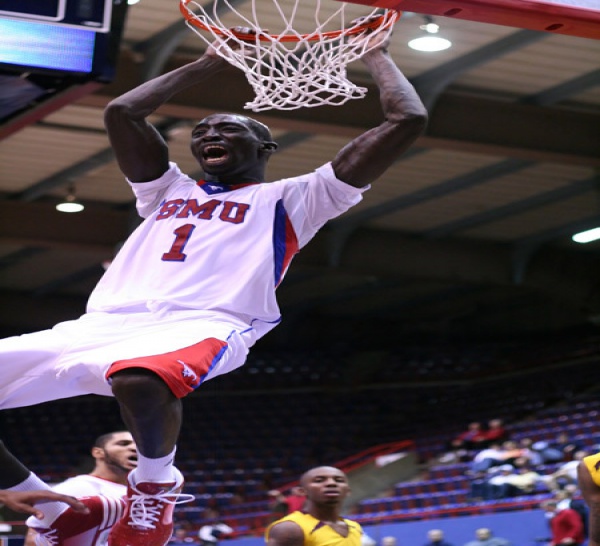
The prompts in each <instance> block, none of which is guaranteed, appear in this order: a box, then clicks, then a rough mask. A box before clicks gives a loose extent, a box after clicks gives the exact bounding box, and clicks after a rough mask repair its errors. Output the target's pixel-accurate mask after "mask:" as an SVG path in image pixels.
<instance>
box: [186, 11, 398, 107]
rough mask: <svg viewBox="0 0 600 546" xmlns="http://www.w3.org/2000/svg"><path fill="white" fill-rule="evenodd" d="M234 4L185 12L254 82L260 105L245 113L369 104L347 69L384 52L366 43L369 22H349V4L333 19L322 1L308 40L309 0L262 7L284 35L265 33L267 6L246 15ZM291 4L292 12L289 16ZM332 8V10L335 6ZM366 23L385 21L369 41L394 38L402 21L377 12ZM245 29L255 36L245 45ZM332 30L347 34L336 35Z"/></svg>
mask: <svg viewBox="0 0 600 546" xmlns="http://www.w3.org/2000/svg"><path fill="white" fill-rule="evenodd" d="M234 1H235V0H233V1H230V0H209V1H208V2H206V6H203V5H201V4H200V3H198V2H196V1H195V0H180V8H181V11H182V13H183V15H184V16H185V18H186V21H187V24H188V26H189V27H190V28H191V29H192V30H193V31H194V32H195V33H196V34H197V35H198V36H199V37H200V38H201V39H202V40H203V41H204V42H205V43H206V44H207V45H212V46H213V48H214V49H215V50H216V52H217V53H218V55H220V56H221V57H223V58H224V59H226V60H227V61H228V62H229V63H231V64H232V65H234V66H236V67H238V68H239V69H241V70H242V71H243V72H244V73H245V74H246V78H247V80H248V82H249V83H250V85H251V86H252V89H253V91H254V94H255V95H256V98H255V99H254V100H253V101H251V102H248V103H246V105H245V106H244V108H246V109H248V110H253V111H254V112H259V111H262V110H270V109H276V110H294V109H297V108H303V107H314V106H322V105H326V104H328V105H340V104H343V103H345V102H347V101H348V100H350V99H359V98H362V97H364V96H365V94H366V92H367V89H366V88H365V87H359V86H357V85H355V84H353V83H352V82H351V81H350V80H348V78H347V76H346V66H347V65H348V64H349V63H351V62H352V61H355V60H356V59H359V58H360V57H362V56H363V55H364V54H365V53H366V52H367V51H369V50H370V49H373V47H376V46H374V45H369V44H370V43H371V44H372V40H368V39H362V38H361V37H359V36H358V35H360V33H361V28H362V27H363V25H361V24H360V23H364V19H361V21H359V22H355V20H356V15H353V16H349V15H347V14H346V7H347V4H346V3H343V2H340V3H339V5H338V4H337V3H336V4H335V6H334V7H335V10H333V11H332V10H331V8H330V9H329V10H326V9H324V8H322V6H321V3H322V2H321V0H316V8H315V14H314V20H311V21H310V24H311V25H313V28H311V29H310V30H309V33H308V35H306V34H307V33H306V32H305V33H300V32H299V30H296V29H295V28H294V26H299V24H300V23H298V24H297V19H298V18H299V12H300V7H301V6H302V5H304V7H306V5H307V0H304V1H303V2H302V3H301V0H271V2H272V6H271V7H270V8H269V7H265V4H267V3H268V2H267V0H260V8H261V10H262V12H261V14H260V15H262V16H263V23H262V24H263V26H266V25H265V17H264V12H265V10H267V12H268V13H269V17H270V23H272V18H273V16H274V14H277V16H278V18H279V17H280V18H281V23H280V24H281V25H282V26H281V29H279V28H277V29H273V28H270V27H267V28H266V29H263V28H262V27H261V23H260V22H259V21H258V18H259V13H258V3H259V0H247V1H246V2H243V3H242V5H243V7H244V9H245V12H246V13H241V11H240V10H238V9H236V8H235V7H234V6H233V2H234ZM284 3H286V4H287V6H286V7H285V10H284V9H283V7H282V6H283V5H284ZM325 3H328V4H329V5H331V4H333V1H331V0H330V1H329V2H325ZM308 4H310V2H308ZM363 7H364V6H363ZM353 8H356V6H353ZM369 9H370V8H367V10H369ZM326 11H328V13H325V12H326ZM362 15H363V16H365V17H372V16H373V17H374V16H375V15H382V17H380V18H379V20H377V21H376V22H375V23H374V26H371V27H369V30H368V36H369V37H372V36H374V35H375V34H376V33H381V32H383V33H388V34H389V33H390V32H391V30H392V27H393V23H394V22H395V21H396V19H397V18H398V17H399V14H398V13H397V12H395V11H386V10H377V9H375V10H371V11H369V12H368V13H366V14H362ZM233 16H235V20H234V18H233ZM199 27H206V28H199ZM237 27H245V28H249V29H251V30H253V31H254V33H255V34H253V35H252V36H249V37H248V36H247V35H246V36H244V39H241V38H240V37H239V34H240V33H239V28H237ZM332 28H333V29H334V30H341V32H340V33H339V34H338V33H337V32H332V31H331V29H332ZM274 30H276V32H277V33H276V34H275V33H274ZM236 31H237V32H236ZM357 32H358V35H357ZM363 32H364V31H363ZM271 33H273V34H271Z"/></svg>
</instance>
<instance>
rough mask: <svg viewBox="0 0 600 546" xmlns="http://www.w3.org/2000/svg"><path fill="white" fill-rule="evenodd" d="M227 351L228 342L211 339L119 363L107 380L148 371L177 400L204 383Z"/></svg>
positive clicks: (107, 376)
mask: <svg viewBox="0 0 600 546" xmlns="http://www.w3.org/2000/svg"><path fill="white" fill-rule="evenodd" d="M226 348H227V343H226V342H225V341H221V340H220V339H216V338H208V339H205V340H203V341H201V342H200V343H196V344H195V345H191V346H189V347H184V348H183V349H178V350H176V351H172V352H170V353H164V354H160V355H150V356H142V357H138V358H129V359H126V360H118V361H117V362H114V363H113V364H112V366H111V367H110V368H109V369H108V372H107V373H106V378H107V379H109V378H110V377H112V376H113V375H114V374H115V373H117V372H120V371H122V370H127V369H129V368H144V369H146V370H151V371H152V372H154V373H155V374H157V375H158V376H159V377H160V378H161V379H162V380H163V381H164V382H165V383H166V384H167V385H168V387H169V388H170V389H171V391H172V392H173V394H174V395H175V396H177V398H183V397H184V396H186V395H188V394H189V393H190V392H192V391H193V390H194V389H196V388H197V387H198V386H199V385H200V383H202V381H203V380H204V378H205V377H206V375H207V374H208V373H209V372H210V371H211V369H212V368H213V367H214V366H215V365H216V363H217V362H218V361H219V359H220V358H221V356H222V354H223V353H224V351H225V349H226Z"/></svg>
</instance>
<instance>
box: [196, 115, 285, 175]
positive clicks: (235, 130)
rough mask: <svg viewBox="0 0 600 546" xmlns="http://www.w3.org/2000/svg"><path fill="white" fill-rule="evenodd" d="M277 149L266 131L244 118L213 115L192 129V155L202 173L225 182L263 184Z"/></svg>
mask: <svg viewBox="0 0 600 546" xmlns="http://www.w3.org/2000/svg"><path fill="white" fill-rule="evenodd" d="M276 149H277V144H276V143H275V142H273V137H272V136H271V131H270V130H269V128H268V127H267V126H266V125H264V124H263V123H260V122H259V121H256V120H255V119H252V118H249V117H247V116H241V115H238V114H212V115H210V116H207V117H205V118H204V119H203V120H201V121H200V122H199V123H198V124H197V125H196V126H195V127H194V129H193V130H192V142H191V150H192V154H193V155H194V157H195V158H196V160H197V161H198V163H199V164H200V166H201V167H202V170H203V171H204V172H205V173H207V174H209V175H212V176H213V177H215V178H217V179H218V180H219V181H221V182H224V183H227V182H230V181H234V180H236V181H237V182H238V183H239V182H247V181H263V178H264V168H265V165H266V162H267V161H268V159H269V157H270V156H271V154H272V153H273V152H274V151H275V150H276Z"/></svg>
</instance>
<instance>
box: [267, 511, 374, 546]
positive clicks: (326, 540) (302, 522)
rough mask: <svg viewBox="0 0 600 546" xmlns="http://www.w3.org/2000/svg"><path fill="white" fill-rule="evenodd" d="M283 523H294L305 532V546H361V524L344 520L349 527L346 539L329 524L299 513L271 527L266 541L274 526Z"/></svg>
mask: <svg viewBox="0 0 600 546" xmlns="http://www.w3.org/2000/svg"><path fill="white" fill-rule="evenodd" d="M283 521H293V522H294V523H296V524H298V525H299V526H300V528H301V529H302V531H303V532H304V546H361V539H362V535H363V530H362V527H361V526H360V524H359V523H356V522H355V521H351V520H349V519H344V518H342V521H344V522H345V523H346V525H347V526H348V536H346V537H344V536H342V535H340V534H339V533H338V532H337V531H336V530H335V529H333V528H332V527H330V526H329V525H328V524H327V523H323V522H322V521H319V520H318V519H316V518H314V517H313V516H311V515H310V514H306V513H304V512H299V511H297V512H292V513H291V514H288V515H287V516H285V517H283V518H281V519H278V520H277V521H275V522H273V523H272V524H271V525H269V527H268V528H267V531H266V533H265V538H266V540H269V532H270V530H271V528H272V527H273V525H276V524H278V523H281V522H283Z"/></svg>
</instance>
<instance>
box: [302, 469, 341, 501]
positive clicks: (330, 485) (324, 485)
mask: <svg viewBox="0 0 600 546" xmlns="http://www.w3.org/2000/svg"><path fill="white" fill-rule="evenodd" d="M300 487H301V488H302V489H303V490H304V493H305V495H306V499H307V500H308V501H309V502H311V503H312V504H313V505H317V506H319V505H328V506H340V505H341V504H342V502H343V501H344V499H345V498H346V497H347V496H348V495H349V493H350V484H349V483H348V477H347V476H346V474H344V472H342V471H341V470H340V469H339V468H335V467H333V466H317V467H315V468H311V469H310V470H308V471H307V472H305V473H304V474H302V477H301V478H300Z"/></svg>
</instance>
